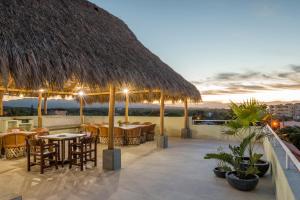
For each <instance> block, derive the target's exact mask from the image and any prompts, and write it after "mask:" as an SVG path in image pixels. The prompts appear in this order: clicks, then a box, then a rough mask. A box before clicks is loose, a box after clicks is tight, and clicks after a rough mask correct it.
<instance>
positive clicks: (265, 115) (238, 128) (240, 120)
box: [225, 99, 271, 157]
mask: <svg viewBox="0 0 300 200" xmlns="http://www.w3.org/2000/svg"><path fill="white" fill-rule="evenodd" d="M230 108H231V110H232V112H233V119H232V120H230V121H229V122H228V123H227V124H226V127H227V128H228V130H227V131H226V132H225V133H226V134H229V135H234V136H238V137H240V139H241V140H242V139H243V137H245V135H246V136H250V135H252V134H253V135H254V136H253V138H252V139H251V141H250V142H249V144H248V153H249V156H250V157H255V156H254V154H253V152H254V148H255V146H256V144H257V143H258V142H259V141H261V139H263V138H264V137H265V136H267V134H266V133H265V132H264V131H263V128H264V126H265V125H267V123H268V122H269V120H270V119H271V114H269V112H268V111H267V106H266V105H265V104H262V103H260V102H258V101H257V100H255V99H250V100H247V101H245V102H243V103H242V104H236V103H234V102H231V104H230Z"/></svg>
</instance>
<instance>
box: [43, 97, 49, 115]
mask: <svg viewBox="0 0 300 200" xmlns="http://www.w3.org/2000/svg"><path fill="white" fill-rule="evenodd" d="M47 114H48V105H47V95H46V94H45V96H44V115H47Z"/></svg>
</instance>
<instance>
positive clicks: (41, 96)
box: [37, 92, 43, 128]
mask: <svg viewBox="0 0 300 200" xmlns="http://www.w3.org/2000/svg"><path fill="white" fill-rule="evenodd" d="M42 98H43V93H42V92H40V93H39V96H38V108H37V111H38V128H42V127H43V117H42Z"/></svg>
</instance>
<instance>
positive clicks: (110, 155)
mask: <svg viewBox="0 0 300 200" xmlns="http://www.w3.org/2000/svg"><path fill="white" fill-rule="evenodd" d="M115 96H116V87H115V86H113V85H111V86H110V87H109V110H108V148H107V149H104V150H103V154H102V159H103V161H102V163H103V169H105V170H118V169H121V149H115V148H114V125H115V123H114V116H115Z"/></svg>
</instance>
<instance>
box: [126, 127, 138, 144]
mask: <svg viewBox="0 0 300 200" xmlns="http://www.w3.org/2000/svg"><path fill="white" fill-rule="evenodd" d="M126 140H127V144H128V145H134V144H135V145H136V144H140V143H141V128H133V129H129V130H127V131H126Z"/></svg>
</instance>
